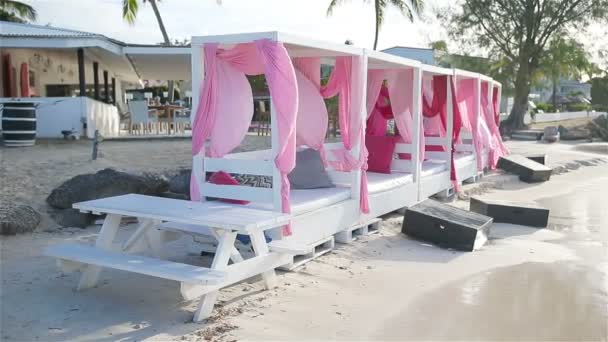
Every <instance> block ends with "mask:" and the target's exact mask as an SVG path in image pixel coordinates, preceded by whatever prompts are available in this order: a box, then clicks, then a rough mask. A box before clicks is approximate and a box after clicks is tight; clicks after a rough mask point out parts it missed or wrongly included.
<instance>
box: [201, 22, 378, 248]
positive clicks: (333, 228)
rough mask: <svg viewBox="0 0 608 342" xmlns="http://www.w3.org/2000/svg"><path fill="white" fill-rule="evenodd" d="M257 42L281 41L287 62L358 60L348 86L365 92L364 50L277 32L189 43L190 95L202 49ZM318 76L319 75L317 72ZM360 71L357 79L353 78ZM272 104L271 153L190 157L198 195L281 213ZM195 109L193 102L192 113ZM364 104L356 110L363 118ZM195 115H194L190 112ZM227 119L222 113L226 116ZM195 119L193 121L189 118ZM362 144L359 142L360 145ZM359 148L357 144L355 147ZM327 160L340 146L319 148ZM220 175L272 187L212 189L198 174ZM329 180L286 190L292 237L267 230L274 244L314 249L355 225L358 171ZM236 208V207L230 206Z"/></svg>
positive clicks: (355, 150)
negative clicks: (260, 180)
mask: <svg viewBox="0 0 608 342" xmlns="http://www.w3.org/2000/svg"><path fill="white" fill-rule="evenodd" d="M260 39H269V40H272V41H277V42H282V43H283V45H284V46H285V48H286V50H287V52H288V54H289V57H290V58H292V59H293V58H296V57H320V58H322V62H323V64H331V63H333V62H334V60H335V58H336V57H340V56H346V57H357V56H358V57H361V61H362V65H361V66H360V67H361V69H362V70H361V69H357V68H355V67H353V77H354V79H358V78H357V77H361V76H362V80H361V82H358V83H357V84H354V85H353V86H356V87H360V89H358V90H359V92H360V93H361V94H364V92H365V74H364V73H363V72H362V71H363V70H365V69H363V68H364V66H365V63H366V59H365V58H363V55H364V52H363V49H359V48H355V47H353V46H349V45H338V44H331V43H325V42H319V41H314V40H309V39H305V38H301V37H296V36H293V35H290V34H285V33H281V32H262V33H250V34H233V35H220V36H202V37H193V38H192V84H193V93H195V94H197V93H199V92H200V88H199V87H200V86H201V83H202V81H203V80H202V75H203V70H202V67H203V56H202V53H201V49H202V47H203V45H204V44H207V43H218V44H219V48H224V49H231V48H233V47H234V46H235V45H237V44H245V43H252V42H254V41H256V40H260ZM320 72H321V71H320V70H319V73H320ZM356 72H359V73H360V74H359V75H354V74H355V73H356ZM273 102H274V101H273V100H272V98H271V101H270V103H271V104H270V112H271V140H272V149H271V150H258V151H251V152H243V153H230V154H227V155H225V156H224V157H221V158H211V157H203V156H202V155H200V154H199V155H196V156H194V158H193V175H194V177H195V181H196V183H197V184H198V187H199V189H201V190H202V194H203V196H209V197H218V198H225V199H234V200H244V201H249V202H250V203H249V204H247V205H246V206H247V207H251V208H256V209H267V210H273V211H281V208H282V202H281V201H282V200H281V181H280V173H279V170H278V169H277V167H276V165H275V163H274V157H275V156H276V155H277V150H278V147H279V141H278V139H279V136H278V127H277V117H276V111H275V110H273V107H274V103H273ZM197 106H198V99H197V98H196V97H195V98H194V102H193V108H196V107H197ZM363 106H364V104H362V107H361V108H360V110H359V111H358V113H359V115H360V117H359V118H357V119H358V120H361V121H363V119H364V108H363ZM195 112H196V111H195V110H193V113H195ZM226 114H227V113H226ZM193 120H194V118H193ZM360 143H361V142H360ZM360 143H359V144H360ZM359 144H357V145H356V146H354V147H353V148H352V149H351V151H350V153H351V154H352V156H353V157H354V158H358V155H359V151H360V150H359ZM324 148H325V151H326V155H327V160H329V161H331V160H332V158H333V157H332V153H331V151H332V150H334V149H341V148H343V145H342V143H329V144H325V146H324ZM215 171H224V172H227V173H238V174H248V175H260V176H270V177H272V188H258V187H249V186H239V185H216V184H211V183H208V182H206V181H205V179H204V177H203V175H205V174H206V173H207V172H215ZM329 174H330V177H331V178H332V181H333V182H334V183H335V184H337V186H336V187H335V188H327V189H310V190H293V189H292V190H291V191H290V194H289V200H290V203H291V232H292V233H291V235H290V236H287V237H285V236H282V234H281V230H280V229H275V230H273V231H268V232H267V235H269V236H270V237H271V238H272V239H273V240H278V239H284V240H287V241H293V242H294V243H297V244H298V245H299V246H301V245H308V246H313V247H314V246H316V245H319V244H320V243H321V242H323V241H326V240H327V239H328V238H332V236H333V235H334V234H336V233H338V232H340V231H342V230H344V229H345V228H348V227H350V226H352V225H354V224H356V223H357V222H358V221H359V212H360V208H359V203H360V187H361V171H360V170H353V171H350V172H339V171H335V170H329ZM235 205H238V204H235Z"/></svg>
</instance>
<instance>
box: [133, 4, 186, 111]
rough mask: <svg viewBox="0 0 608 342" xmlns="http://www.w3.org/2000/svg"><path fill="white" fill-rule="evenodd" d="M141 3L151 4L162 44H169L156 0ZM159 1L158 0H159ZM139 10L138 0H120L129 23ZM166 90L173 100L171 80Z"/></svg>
mask: <svg viewBox="0 0 608 342" xmlns="http://www.w3.org/2000/svg"><path fill="white" fill-rule="evenodd" d="M142 1H143V3H146V2H148V3H150V6H152V10H153V11H154V16H156V21H157V22H158V28H160V32H161V34H162V35H163V40H164V45H165V46H171V40H170V39H169V35H168V34H167V29H166V28H165V24H164V23H163V18H162V17H161V16H160V11H159V10H158V6H157V5H156V0H142ZM159 1H160V0H159ZM138 12H139V3H138V0H122V18H123V19H124V20H125V21H126V22H128V23H129V24H131V25H133V24H135V19H136V18H137V13H138ZM167 85H168V88H169V89H168V90H169V102H173V96H174V92H175V84H174V83H173V81H172V80H170V81H168V82H167Z"/></svg>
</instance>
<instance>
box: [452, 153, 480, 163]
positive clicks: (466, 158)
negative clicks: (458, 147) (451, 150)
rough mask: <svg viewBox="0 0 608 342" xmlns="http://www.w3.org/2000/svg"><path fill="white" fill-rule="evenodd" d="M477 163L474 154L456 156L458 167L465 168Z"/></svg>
mask: <svg viewBox="0 0 608 342" xmlns="http://www.w3.org/2000/svg"><path fill="white" fill-rule="evenodd" d="M474 162H475V155H474V154H473V152H456V153H455V154H454V163H455V164H456V166H464V165H466V164H468V163H474Z"/></svg>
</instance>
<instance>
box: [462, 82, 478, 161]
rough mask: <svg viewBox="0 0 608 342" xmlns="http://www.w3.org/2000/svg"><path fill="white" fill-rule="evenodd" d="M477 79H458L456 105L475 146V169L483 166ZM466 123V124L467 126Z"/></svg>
mask: <svg viewBox="0 0 608 342" xmlns="http://www.w3.org/2000/svg"><path fill="white" fill-rule="evenodd" d="M476 84H477V79H472V78H467V79H463V80H459V81H458V94H457V95H458V106H459V110H460V113H461V116H462V122H463V124H464V127H466V128H467V129H469V131H470V132H471V135H472V137H473V145H474V146H475V156H476V159H477V169H478V170H481V169H482V168H483V161H482V151H483V138H482V136H481V130H480V124H479V121H480V120H479V118H480V115H477V109H478V108H477V107H478V105H477V97H476V88H477V86H476ZM467 123H468V126H467Z"/></svg>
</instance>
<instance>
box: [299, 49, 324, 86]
mask: <svg viewBox="0 0 608 342" xmlns="http://www.w3.org/2000/svg"><path fill="white" fill-rule="evenodd" d="M292 62H293V66H294V68H295V69H296V70H298V71H300V72H301V73H302V74H303V75H304V76H306V78H307V79H308V80H309V81H310V82H312V83H313V84H314V85H315V87H316V88H317V90H319V89H321V58H318V57H297V58H293V59H292ZM296 76H297V75H296Z"/></svg>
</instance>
